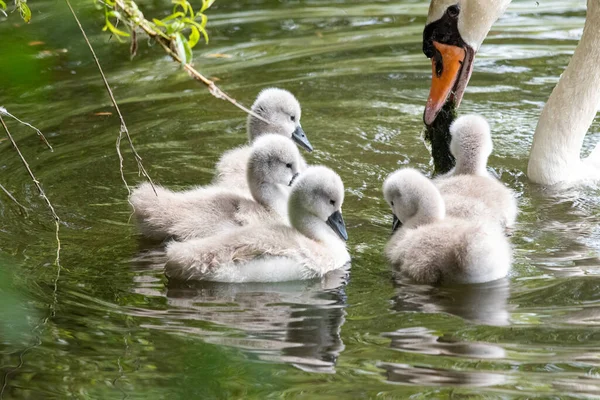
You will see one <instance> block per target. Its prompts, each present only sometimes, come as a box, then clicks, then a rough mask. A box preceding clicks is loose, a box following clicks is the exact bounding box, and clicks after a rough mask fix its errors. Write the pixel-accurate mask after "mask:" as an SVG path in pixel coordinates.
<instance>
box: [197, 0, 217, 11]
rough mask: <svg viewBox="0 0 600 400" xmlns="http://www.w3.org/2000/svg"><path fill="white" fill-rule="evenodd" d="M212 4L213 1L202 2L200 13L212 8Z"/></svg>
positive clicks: (205, 0) (204, 0)
mask: <svg viewBox="0 0 600 400" xmlns="http://www.w3.org/2000/svg"><path fill="white" fill-rule="evenodd" d="M214 2H215V0H202V8H201V9H200V12H201V13H202V12H204V11H205V10H206V9H207V8H209V7H210V6H212V5H213V3H214Z"/></svg>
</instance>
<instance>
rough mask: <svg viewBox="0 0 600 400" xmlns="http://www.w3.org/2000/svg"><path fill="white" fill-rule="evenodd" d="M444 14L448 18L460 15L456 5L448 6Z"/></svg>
mask: <svg viewBox="0 0 600 400" xmlns="http://www.w3.org/2000/svg"><path fill="white" fill-rule="evenodd" d="M446 13H447V14H448V16H449V17H452V18H456V17H458V14H459V13H460V7H459V6H458V4H455V5H453V6H450V7H448V9H447V10H446Z"/></svg>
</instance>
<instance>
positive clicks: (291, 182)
mask: <svg viewBox="0 0 600 400" xmlns="http://www.w3.org/2000/svg"><path fill="white" fill-rule="evenodd" d="M298 175H300V174H299V173H298V172H296V173H295V174H294V176H292V180H291V181H290V184H289V185H288V186H292V185H293V184H294V181H295V180H296V178H297V177H298Z"/></svg>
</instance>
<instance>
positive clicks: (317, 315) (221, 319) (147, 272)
mask: <svg viewBox="0 0 600 400" xmlns="http://www.w3.org/2000/svg"><path fill="white" fill-rule="evenodd" d="M164 262H165V255H164V252H163V251H162V250H151V251H142V252H141V253H140V254H139V255H138V256H137V257H136V258H135V259H134V260H133V265H134V269H136V270H137V274H136V276H135V281H136V282H137V286H136V287H135V288H134V289H133V291H134V292H135V293H138V294H142V295H145V296H156V297H164V298H166V301H167V310H166V311H157V312H156V314H157V315H158V317H159V318H160V319H161V323H157V324H154V325H146V326H147V327H149V328H153V329H161V330H168V331H171V332H175V333H184V334H186V335H189V334H194V335H199V336H202V339H203V340H205V341H206V342H209V343H213V344H219V345H225V346H232V347H235V348H239V349H242V350H245V351H248V352H249V354H253V355H255V356H256V357H257V358H258V359H260V360H265V361H266V360H268V361H270V362H282V363H289V364H291V365H294V366H295V367H297V368H300V369H302V370H305V371H309V372H321V373H323V372H325V373H328V372H329V373H333V372H335V364H336V361H337V357H338V356H339V354H340V353H341V352H342V351H343V350H344V344H343V342H342V339H341V336H340V331H341V326H342V325H343V324H344V321H345V315H346V312H345V306H346V295H345V293H344V286H345V284H346V281H347V271H341V270H338V271H334V273H330V274H329V275H326V276H325V277H324V278H323V279H322V280H312V281H294V282H280V283H244V284H239V283H238V284H236V283H216V282H205V281H188V282H177V281H169V282H168V284H167V285H166V287H165V286H164V284H163V278H162V274H163V271H164ZM165 289H166V290H165ZM146 315H147V314H146ZM198 321H201V322H203V323H201V324H199V323H198ZM206 323H209V324H206ZM232 330H235V331H233V332H232ZM240 333H242V334H241V335H240Z"/></svg>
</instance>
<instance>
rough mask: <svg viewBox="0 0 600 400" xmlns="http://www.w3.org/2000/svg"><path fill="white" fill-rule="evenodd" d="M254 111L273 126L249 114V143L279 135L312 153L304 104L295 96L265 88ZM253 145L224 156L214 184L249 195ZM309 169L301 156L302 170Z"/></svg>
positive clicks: (227, 152) (254, 105) (280, 90)
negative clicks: (248, 173)
mask: <svg viewBox="0 0 600 400" xmlns="http://www.w3.org/2000/svg"><path fill="white" fill-rule="evenodd" d="M251 110H252V111H253V112H255V113H256V114H258V115H260V116H261V117H263V118H264V119H265V120H267V121H269V122H270V123H266V122H264V121H261V120H260V119H258V118H255V117H253V116H252V115H248V121H247V132H248V141H249V142H250V144H251V143H253V142H254V141H255V140H256V139H257V138H258V137H260V136H262V135H265V134H277V135H281V136H285V137H288V138H291V139H292V140H294V142H296V143H297V144H298V145H299V146H300V147H302V148H303V149H305V150H307V151H312V149H313V148H312V145H311V144H310V142H309V141H308V138H307V137H306V134H305V133H304V130H303V129H302V126H301V125H300V116H301V114H302V110H301V109H300V103H299V102H298V100H297V99H296V97H294V95H293V94H291V93H290V92H288V91H287V90H283V89H279V88H268V89H264V90H263V91H261V92H260V93H259V94H258V97H257V98H256V100H255V101H254V104H253V105H252V107H251ZM250 151H251V145H245V146H241V147H237V148H235V149H232V150H229V151H226V152H225V153H223V155H222V156H221V158H220V159H219V161H218V162H217V165H216V166H215V169H216V174H215V178H214V180H213V183H214V184H216V185H219V186H228V187H234V188H236V190H238V191H240V192H241V193H246V194H249V193H250V192H249V190H248V185H247V183H246V165H247V161H248V157H249V155H250ZM304 169H306V161H304V159H303V158H302V156H301V157H300V170H301V171H303V170H304Z"/></svg>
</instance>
